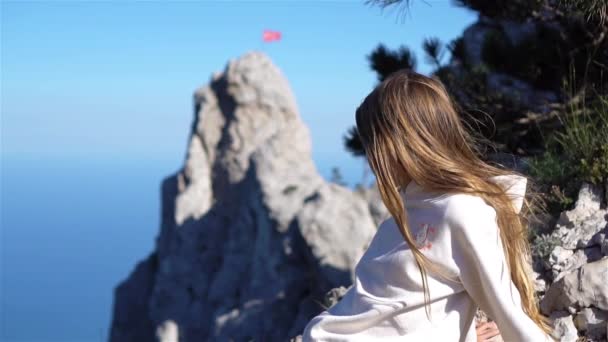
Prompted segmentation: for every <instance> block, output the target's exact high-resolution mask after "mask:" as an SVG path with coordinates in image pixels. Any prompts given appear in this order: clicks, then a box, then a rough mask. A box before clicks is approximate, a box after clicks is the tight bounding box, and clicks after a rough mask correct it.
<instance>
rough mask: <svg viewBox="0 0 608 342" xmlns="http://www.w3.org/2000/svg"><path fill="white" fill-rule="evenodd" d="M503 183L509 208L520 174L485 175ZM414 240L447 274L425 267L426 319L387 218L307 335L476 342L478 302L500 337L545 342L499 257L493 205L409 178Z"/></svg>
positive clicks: (409, 264) (408, 259)
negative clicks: (338, 295) (347, 286)
mask: <svg viewBox="0 0 608 342" xmlns="http://www.w3.org/2000/svg"><path fill="white" fill-rule="evenodd" d="M493 180H494V181H496V182H497V183H498V184H501V185H502V186H504V187H506V188H507V189H508V190H507V192H508V194H509V196H510V197H511V198H512V203H513V205H514V207H515V209H516V211H517V212H519V211H520V210H521V207H522V205H523V197H524V195H525V192H526V179H525V178H524V177H521V176H517V175H508V176H498V177H494V178H493ZM401 195H402V196H403V198H404V203H405V207H406V209H407V213H408V216H409V217H408V223H409V227H410V229H411V230H412V232H413V234H414V236H415V237H416V241H417V244H418V246H419V247H420V248H421V250H422V251H423V253H424V254H425V255H426V256H427V257H428V258H429V259H430V260H431V261H433V262H434V263H436V264H438V265H440V266H441V267H442V269H443V270H445V271H446V272H447V273H448V274H449V275H451V276H452V278H453V279H456V280H457V281H450V280H445V279H443V278H440V277H438V276H434V275H432V274H430V273H428V286H429V292H430V293H429V294H430V312H431V320H430V321H429V319H428V318H427V315H426V312H425V307H424V292H423V287H422V278H421V276H420V271H419V269H418V266H417V264H416V260H415V259H414V256H413V254H412V252H411V250H410V248H409V246H408V245H407V243H406V242H405V240H404V239H403V237H402V235H401V234H400V232H399V229H398V227H397V225H396V223H395V221H394V220H393V219H392V218H389V219H387V220H386V221H384V222H383V223H382V224H381V225H380V226H379V228H378V231H377V232H376V235H375V236H374V238H373V239H372V241H371V243H370V246H369V247H368V249H367V251H366V252H365V253H364V255H363V256H362V257H361V259H360V260H359V262H358V264H357V265H356V267H355V277H354V284H353V286H352V287H351V288H350V289H349V290H348V291H347V292H346V294H345V295H344V297H343V298H342V299H341V300H340V301H339V302H338V303H336V304H335V305H334V306H332V307H331V308H329V309H327V310H325V311H323V312H322V313H320V314H319V315H318V316H316V317H314V318H313V319H312V320H311V321H310V322H309V323H308V324H307V326H306V328H305V330H304V333H303V335H302V337H303V341H304V342H309V341H383V342H385V341H386V342H388V341H428V342H431V341H476V340H477V337H476V331H475V324H474V318H475V312H476V310H477V307H478V306H479V307H480V308H481V309H482V310H483V311H485V312H486V313H487V314H488V315H489V316H490V317H492V318H493V319H494V320H495V322H496V324H497V325H498V328H499V330H500V333H501V335H502V338H503V339H504V340H505V341H507V342H511V341H517V342H519V341H534V342H542V341H552V340H551V339H550V338H549V336H548V335H546V334H545V333H544V332H543V331H542V330H541V329H540V328H539V327H538V326H537V325H536V324H535V323H534V322H533V321H532V319H530V317H529V316H528V315H526V313H525V312H524V311H523V309H522V307H521V300H520V294H519V291H518V290H517V288H516V287H515V285H514V284H513V282H512V280H511V277H510V274H509V271H508V268H507V264H506V261H505V257H504V253H503V247H502V242H501V240H500V236H499V230H498V225H497V223H496V211H495V210H494V208H493V207H491V206H490V205H488V204H487V203H486V202H485V201H484V200H483V199H482V198H481V197H478V196H474V195H468V194H441V193H436V192H435V193H433V192H430V191H426V190H425V189H423V188H422V187H421V186H419V185H418V184H416V183H414V182H410V184H408V186H407V187H406V189H405V191H402V192H401Z"/></svg>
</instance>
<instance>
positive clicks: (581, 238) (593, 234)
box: [553, 184, 608, 249]
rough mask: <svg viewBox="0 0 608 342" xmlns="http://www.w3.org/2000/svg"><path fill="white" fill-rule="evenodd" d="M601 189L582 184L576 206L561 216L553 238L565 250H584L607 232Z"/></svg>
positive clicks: (607, 222) (606, 212)
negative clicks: (555, 238)
mask: <svg viewBox="0 0 608 342" xmlns="http://www.w3.org/2000/svg"><path fill="white" fill-rule="evenodd" d="M601 198H602V189H601V188H600V187H594V186H592V185H590V184H584V185H583V187H582V188H581V190H580V191H579V194H578V199H577V201H576V206H575V207H574V209H572V210H570V211H565V212H563V213H562V214H561V216H560V218H559V220H558V222H557V225H556V227H555V232H554V233H553V235H554V236H556V237H558V238H559V239H560V240H561V242H562V243H561V245H562V247H563V248H565V249H576V248H585V247H588V246H590V245H594V244H599V243H600V240H603V239H602V238H601V237H600V234H603V236H605V235H606V231H607V230H608V221H607V216H608V210H606V209H601V207H600V204H601Z"/></svg>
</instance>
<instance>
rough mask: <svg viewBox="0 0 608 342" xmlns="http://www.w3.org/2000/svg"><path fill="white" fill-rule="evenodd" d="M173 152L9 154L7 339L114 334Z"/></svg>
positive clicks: (150, 235) (5, 181) (4, 203)
mask: <svg viewBox="0 0 608 342" xmlns="http://www.w3.org/2000/svg"><path fill="white" fill-rule="evenodd" d="M176 165H179V164H178V163H177V162H175V161H146V160H144V161H135V160H122V161H116V160H105V161H100V160H77V159H64V160H61V159H47V160H44V159H38V160H33V159H24V158H14V157H13V158H3V159H2V175H1V177H2V183H1V208H2V211H1V225H2V230H1V232H2V235H1V244H0V248H1V288H0V294H1V300H2V303H1V324H2V325H1V335H0V336H1V340H2V341H107V339H108V332H109V325H110V320H111V310H112V301H113V290H114V287H115V286H116V285H117V284H118V283H119V282H120V281H122V280H123V279H124V278H125V277H127V275H128V274H129V272H130V271H131V270H132V269H133V267H134V265H135V263H136V262H137V261H138V260H140V259H142V258H144V257H145V256H146V255H147V254H148V253H150V251H151V250H152V248H153V245H154V238H155V237H156V234H157V231H158V224H159V212H160V182H161V180H162V178H163V177H165V176H166V175H169V174H171V173H173V172H175V170H176V167H175V166H176Z"/></svg>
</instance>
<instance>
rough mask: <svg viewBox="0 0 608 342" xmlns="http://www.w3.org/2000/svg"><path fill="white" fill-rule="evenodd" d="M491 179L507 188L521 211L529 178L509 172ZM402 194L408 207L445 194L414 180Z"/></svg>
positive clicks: (516, 206)
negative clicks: (429, 189) (431, 189)
mask: <svg viewBox="0 0 608 342" xmlns="http://www.w3.org/2000/svg"><path fill="white" fill-rule="evenodd" d="M490 179H491V180H493V181H494V182H495V183H497V184H499V185H500V186H502V187H503V188H504V189H505V191H506V193H507V196H509V198H510V199H511V204H512V205H513V208H515V212H516V213H519V212H520V211H521V209H522V207H523V204H524V198H525V196H526V186H527V183H528V180H527V178H526V177H523V176H520V175H517V174H508V175H500V176H494V177H492V178H490ZM401 194H402V195H403V196H404V199H405V205H406V207H413V206H417V205H418V204H419V203H422V202H427V201H433V200H434V199H438V198H441V197H442V196H443V195H445V194H440V193H436V192H433V191H428V190H426V189H424V188H422V187H421V186H420V185H419V184H417V183H415V182H414V181H411V182H410V183H409V184H408V185H407V187H406V188H405V190H403V191H402V192H401Z"/></svg>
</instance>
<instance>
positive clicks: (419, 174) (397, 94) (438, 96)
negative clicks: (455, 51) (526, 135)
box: [356, 70, 550, 333]
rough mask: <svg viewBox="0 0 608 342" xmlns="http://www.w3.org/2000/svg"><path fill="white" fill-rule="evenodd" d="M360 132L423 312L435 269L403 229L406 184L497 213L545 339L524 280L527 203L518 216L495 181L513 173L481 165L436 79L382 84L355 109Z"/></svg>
mask: <svg viewBox="0 0 608 342" xmlns="http://www.w3.org/2000/svg"><path fill="white" fill-rule="evenodd" d="M356 120H357V130H358V133H359V137H360V139H361V143H362V144H363V147H364V150H365V153H366V156H367V158H368V161H369V164H370V167H371V169H372V171H373V172H374V174H375V175H376V181H377V184H378V188H379V190H380V195H381V197H382V201H383V202H384V204H385V205H386V207H387V208H388V210H389V212H390V213H391V215H392V216H393V218H394V219H395V221H396V223H397V225H398V227H399V230H400V231H401V234H402V235H403V238H404V239H405V241H406V242H407V244H408V245H409V247H410V248H411V250H412V252H413V254H414V257H415V258H416V261H417V263H418V266H419V268H420V273H421V276H422V284H423V288H424V293H425V303H426V308H427V313H428V312H429V311H428V310H429V305H428V304H429V298H430V297H429V293H428V291H429V290H428V281H427V272H428V271H429V270H431V271H432V270H435V269H436V268H435V267H434V266H435V265H433V264H432V262H431V261H430V260H428V259H427V258H426V257H425V256H424V254H423V253H422V252H421V251H420V249H419V248H418V247H417V246H416V243H415V239H414V236H413V234H412V232H411V231H410V229H409V227H408V223H407V212H406V211H405V210H404V208H405V207H404V203H403V199H402V197H401V196H400V193H399V189H400V188H403V187H405V186H406V185H407V184H404V183H405V182H407V181H408V180H412V181H414V182H415V183H417V184H419V185H421V186H422V187H424V188H427V189H432V190H438V191H442V192H448V193H454V192H458V193H468V194H475V195H477V196H480V197H481V198H483V199H484V200H485V201H486V203H488V204H489V205H491V206H492V207H493V208H494V209H495V210H496V215H497V224H498V226H499V227H500V238H501V240H502V243H503V246H504V252H505V257H506V260H507V263H508V265H509V269H510V273H511V277H512V280H513V282H514V283H515V286H516V287H517V289H518V290H519V292H520V294H521V301H522V306H523V308H524V311H525V312H526V313H527V314H528V315H529V316H530V317H531V318H532V320H534V322H536V324H537V325H538V326H539V327H540V328H541V329H543V330H544V331H545V332H547V333H549V332H550V328H549V325H548V324H547V319H546V318H545V317H544V316H542V315H541V314H540V312H539V309H538V302H537V298H536V295H535V291H534V285H533V281H532V279H531V278H530V275H529V272H528V270H529V267H530V266H529V263H530V246H529V243H528V238H527V237H528V234H527V229H526V226H527V221H526V215H525V213H527V212H529V210H528V209H529V204H528V201H525V203H524V208H523V210H522V211H521V212H520V213H518V212H517V211H516V209H515V208H514V207H513V205H512V203H511V199H510V198H509V197H508V195H507V194H506V191H505V189H504V188H503V187H502V186H500V185H498V184H496V183H495V182H493V181H492V180H491V179H490V178H491V177H493V176H499V175H506V174H513V173H514V172H513V171H508V170H503V169H501V168H499V167H497V166H493V165H491V164H488V163H486V162H484V161H483V160H482V159H481V158H480V156H479V152H478V150H477V147H476V146H477V145H476V142H475V139H474V138H473V136H472V135H471V133H469V132H468V130H467V129H466V128H465V125H464V123H463V121H462V120H461V118H460V117H459V115H458V114H457V112H456V110H455V108H454V105H453V103H452V101H451V99H450V97H449V95H448V92H447V91H446V89H445V87H444V86H443V85H442V84H441V82H440V81H438V80H437V79H434V78H430V77H426V76H423V75H420V74H418V73H415V72H412V71H408V70H401V71H397V72H395V73H393V74H391V75H390V76H389V77H388V78H387V79H386V80H385V81H384V82H382V83H381V84H379V85H378V86H377V87H376V88H375V89H374V90H373V91H372V92H371V93H370V94H369V95H368V96H367V97H366V98H365V100H364V101H363V103H362V104H361V105H360V106H359V107H358V108H357V112H356Z"/></svg>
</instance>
